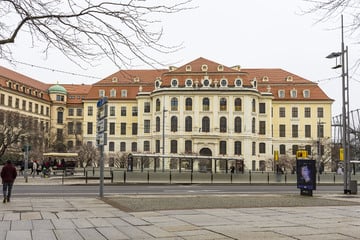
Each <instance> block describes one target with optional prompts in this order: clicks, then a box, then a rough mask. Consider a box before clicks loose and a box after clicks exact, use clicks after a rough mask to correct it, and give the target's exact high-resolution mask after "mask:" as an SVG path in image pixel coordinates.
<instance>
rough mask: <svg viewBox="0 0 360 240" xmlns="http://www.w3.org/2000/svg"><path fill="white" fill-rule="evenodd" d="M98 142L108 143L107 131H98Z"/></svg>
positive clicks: (101, 143) (98, 143)
mask: <svg viewBox="0 0 360 240" xmlns="http://www.w3.org/2000/svg"><path fill="white" fill-rule="evenodd" d="M96 142H97V145H101V146H103V145H107V133H106V132H101V133H98V134H97V135H96Z"/></svg>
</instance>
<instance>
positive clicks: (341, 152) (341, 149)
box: [339, 148, 344, 161]
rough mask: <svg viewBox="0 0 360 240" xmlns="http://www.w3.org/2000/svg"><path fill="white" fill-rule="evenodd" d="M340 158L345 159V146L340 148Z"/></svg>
mask: <svg viewBox="0 0 360 240" xmlns="http://www.w3.org/2000/svg"><path fill="white" fill-rule="evenodd" d="M339 155H340V156H339V160H340V161H344V149H343V148H340V149H339Z"/></svg>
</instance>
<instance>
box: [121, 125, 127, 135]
mask: <svg viewBox="0 0 360 240" xmlns="http://www.w3.org/2000/svg"><path fill="white" fill-rule="evenodd" d="M120 134H121V135H126V123H123V122H122V123H120Z"/></svg>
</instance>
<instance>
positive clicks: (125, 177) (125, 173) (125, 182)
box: [124, 170, 126, 183]
mask: <svg viewBox="0 0 360 240" xmlns="http://www.w3.org/2000/svg"><path fill="white" fill-rule="evenodd" d="M124 183H126V170H124Z"/></svg>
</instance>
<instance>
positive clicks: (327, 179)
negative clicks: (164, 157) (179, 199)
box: [65, 168, 360, 184]
mask: <svg viewBox="0 0 360 240" xmlns="http://www.w3.org/2000/svg"><path fill="white" fill-rule="evenodd" d="M66 177H78V178H81V179H83V180H84V182H85V183H88V182H89V180H94V179H99V177H100V171H99V168H83V169H80V168H79V169H76V175H75V176H65V178H66ZM104 179H105V180H106V181H107V182H111V183H148V184H155V183H167V184H196V183H209V184H216V183H223V184H227V183H228V184H232V183H234V184H296V182H297V177H296V174H291V173H284V174H277V173H274V172H258V171H247V172H244V173H233V174H232V173H211V172H206V173H203V172H191V171H188V172H187V171H182V172H178V171H173V172H172V171H165V172H162V171H159V172H154V171H150V170H149V171H126V170H125V169H118V168H105V169H104ZM351 179H352V180H357V181H358V182H360V173H357V174H355V175H351ZM316 180H317V184H341V183H343V181H344V180H343V175H339V174H336V173H334V172H325V173H322V174H318V175H317V179H316Z"/></svg>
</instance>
